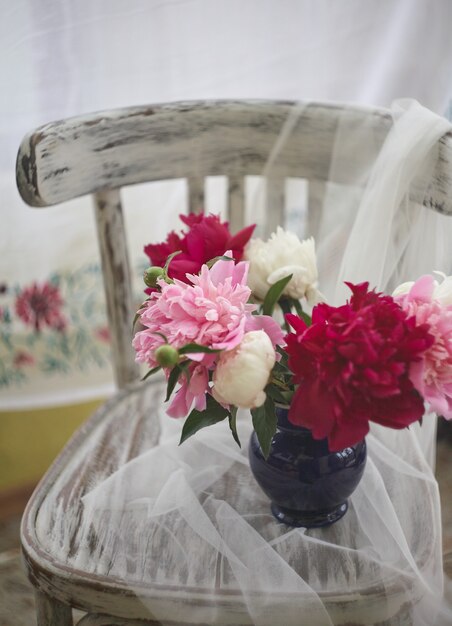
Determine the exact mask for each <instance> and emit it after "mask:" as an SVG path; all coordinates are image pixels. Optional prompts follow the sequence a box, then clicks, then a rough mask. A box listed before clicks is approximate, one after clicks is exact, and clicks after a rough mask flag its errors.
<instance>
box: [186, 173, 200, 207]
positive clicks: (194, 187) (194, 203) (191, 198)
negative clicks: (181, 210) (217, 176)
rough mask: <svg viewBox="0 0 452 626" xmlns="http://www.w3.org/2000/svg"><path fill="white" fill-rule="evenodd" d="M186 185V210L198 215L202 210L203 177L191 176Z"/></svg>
mask: <svg viewBox="0 0 452 626" xmlns="http://www.w3.org/2000/svg"><path fill="white" fill-rule="evenodd" d="M187 185H188V210H189V212H190V213H200V212H201V211H202V210H203V208H204V177H200V176H191V177H190V178H189V179H188V180H187Z"/></svg>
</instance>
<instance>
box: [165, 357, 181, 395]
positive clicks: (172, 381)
mask: <svg viewBox="0 0 452 626" xmlns="http://www.w3.org/2000/svg"><path fill="white" fill-rule="evenodd" d="M182 373H183V369H182V367H181V366H180V365H175V366H174V367H173V369H172V370H171V372H170V375H169V376H168V384H167V387H166V398H165V402H168V400H169V399H170V397H171V394H172V393H173V391H174V387H175V386H176V384H177V381H178V380H179V376H180V375H181V374H182Z"/></svg>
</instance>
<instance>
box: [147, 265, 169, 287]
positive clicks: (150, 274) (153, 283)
mask: <svg viewBox="0 0 452 626" xmlns="http://www.w3.org/2000/svg"><path fill="white" fill-rule="evenodd" d="M164 274H165V270H164V269H163V267H158V266H157V265H153V266H152V267H148V269H147V270H145V272H144V276H143V278H144V282H145V283H146V285H147V286H148V287H157V280H158V279H159V278H162V277H163V276H164Z"/></svg>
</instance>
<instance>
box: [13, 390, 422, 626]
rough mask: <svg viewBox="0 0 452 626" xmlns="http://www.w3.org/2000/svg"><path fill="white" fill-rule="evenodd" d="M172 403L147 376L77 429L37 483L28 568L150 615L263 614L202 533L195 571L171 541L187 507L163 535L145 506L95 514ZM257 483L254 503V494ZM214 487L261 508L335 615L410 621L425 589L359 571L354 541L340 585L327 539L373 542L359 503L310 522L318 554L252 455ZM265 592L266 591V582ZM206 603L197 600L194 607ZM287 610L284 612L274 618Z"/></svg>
mask: <svg viewBox="0 0 452 626" xmlns="http://www.w3.org/2000/svg"><path fill="white" fill-rule="evenodd" d="M162 402H163V385H162V383H161V382H159V381H157V382H150V383H149V384H143V383H141V384H139V385H137V386H134V387H131V388H130V389H128V390H126V391H124V392H121V393H120V394H118V396H116V397H115V398H114V399H112V400H111V401H110V402H108V403H107V404H106V405H105V406H104V407H102V408H101V409H100V410H99V411H98V412H97V413H96V414H95V415H94V416H93V417H92V418H91V419H90V420H89V421H88V422H86V424H85V425H84V426H83V427H82V428H81V429H80V430H79V431H78V433H76V435H75V436H74V437H73V438H72V440H71V441H70V442H69V444H68V445H67V446H66V448H65V449H64V450H63V452H62V453H61V454H60V456H59V457H58V459H57V460H56V461H55V463H54V464H53V466H52V467H51V468H50V470H49V472H48V473H47V475H46V476H45V477H44V479H43V480H42V482H41V483H40V485H39V486H38V488H37V490H36V491H35V493H34V495H33V497H32V499H31V500H30V502H29V505H28V507H27V510H26V513H25V515H24V518H23V522H22V543H23V550H24V555H25V561H26V565H27V568H28V572H29V576H30V578H31V580H32V582H33V583H34V584H35V585H36V586H37V587H38V588H39V589H40V590H41V591H43V592H44V593H47V594H50V595H52V596H53V597H56V598H57V599H59V600H60V601H61V602H65V603H68V604H71V605H72V606H76V607H78V608H80V609H82V610H83V609H86V610H88V611H91V612H98V613H104V612H105V613H108V614H110V615H116V616H119V617H126V618H141V619H146V618H147V619H152V617H153V615H154V614H155V615H156V616H157V618H158V616H159V615H166V619H167V620H169V621H174V622H176V623H182V624H190V623H197V624H199V623H201V622H204V623H212V621H213V620H214V619H217V617H218V614H217V609H218V607H221V621H218V622H217V621H215V623H221V624H252V623H253V622H252V620H251V618H250V616H249V614H248V612H247V610H246V604H245V602H244V600H243V594H242V591H241V589H240V588H239V586H238V584H237V581H236V579H235V577H234V575H233V573H232V570H231V569H230V567H229V565H228V563H227V559H225V558H221V556H219V555H218V553H216V551H214V550H213V549H212V546H211V545H209V544H208V542H205V541H203V540H202V539H200V537H199V536H197V535H196V534H195V533H192V535H190V536H187V537H186V540H184V541H183V549H184V554H185V555H186V558H187V559H188V561H189V562H190V564H191V566H192V567H191V573H190V574H188V573H187V568H185V567H184V566H183V563H182V562H181V558H180V553H179V552H178V549H177V546H176V547H174V545H173V543H172V542H171V541H168V536H170V537H176V540H177V541H182V539H181V537H179V539H177V534H178V533H179V534H180V533H181V532H187V531H186V530H184V531H181V525H180V520H179V518H178V516H177V515H176V514H175V515H174V516H173V517H172V518H169V519H171V520H172V522H171V524H174V526H173V527H172V528H168V529H167V531H168V533H169V535H168V534H167V533H161V538H160V539H159V541H161V544H160V545H159V544H158V542H157V544H156V540H155V537H156V535H155V533H156V532H157V531H156V524H155V521H154V522H149V520H147V519H146V516H145V515H144V516H141V517H140V515H139V514H135V512H134V511H133V509H130V507H129V508H125V509H124V511H119V512H118V511H108V509H104V510H102V512H101V517H100V518H98V519H97V520H96V523H95V524H94V523H93V522H92V520H91V519H86V511H85V507H84V504H83V502H82V500H81V498H82V497H83V496H84V495H85V494H87V493H88V492H90V491H91V490H92V489H94V488H95V487H96V486H97V485H99V484H100V483H102V482H103V481H105V479H107V478H108V477H109V476H111V475H112V474H113V473H114V472H115V471H116V470H117V469H118V468H120V467H121V466H123V465H124V464H125V463H126V462H127V461H129V460H131V459H133V458H135V457H137V456H138V455H140V454H142V453H144V452H146V451H149V450H150V449H152V448H153V447H154V446H156V444H158V441H159V428H158V423H157V422H158V419H157V415H156V407H159V406H161V403H162ZM222 426H224V424H223V425H222ZM184 445H185V444H184ZM149 481H152V467H150V468H149ZM250 489H251V490H252V493H253V494H254V495H253V497H254V501H253V502H249V493H250ZM209 493H210V495H212V494H213V495H214V496H215V497H217V498H220V499H222V500H225V501H226V502H228V503H229V504H230V505H231V507H232V508H233V509H234V510H235V511H236V512H238V514H239V515H241V516H244V515H246V513H247V511H249V510H250V507H251V508H252V509H253V511H258V513H259V514H258V515H254V516H253V520H252V521H251V522H250V523H252V525H253V527H254V530H255V531H257V532H258V533H259V534H260V535H261V536H262V537H263V538H264V539H265V541H266V542H267V543H272V542H273V543H274V542H275V540H278V542H277V547H275V549H276V550H277V551H278V552H279V554H280V555H281V556H282V557H283V558H285V560H286V561H287V562H288V563H289V564H290V566H291V567H292V568H293V569H294V570H295V571H296V572H297V573H298V574H299V575H300V576H301V577H302V578H303V579H304V580H305V581H307V582H308V583H309V584H310V585H312V587H313V588H314V589H315V588H318V589H319V591H318V593H319V596H320V598H321V600H322V602H323V603H324V604H325V607H326V609H327V610H328V611H329V613H330V615H331V617H332V619H333V621H334V623H335V624H336V623H337V624H342V623H344V624H346V623H359V624H372V623H374V622H377V621H378V622H382V623H385V620H392V621H390V622H388V623H391V624H396V623H397V624H398V623H404V622H403V615H404V614H406V615H409V610H410V606H411V605H412V603H415V602H417V601H418V599H419V597H420V594H421V593H422V591H421V590H419V589H416V588H415V587H412V588H408V589H407V584H406V580H405V581H404V582H403V583H401V582H400V580H399V579H398V577H396V576H394V575H393V574H392V575H391V574H388V573H387V572H385V571H383V570H382V569H381V567H379V566H377V565H376V564H375V563H374V564H373V565H372V567H371V566H369V569H368V571H365V572H362V571H357V569H356V568H354V565H353V563H350V550H348V551H347V556H344V563H343V564H340V567H343V568H344V571H345V569H347V576H348V578H349V580H350V586H349V588H348V589H347V591H343V590H337V589H336V590H335V589H334V576H335V575H337V572H336V574H333V573H332V572H331V571H330V568H329V566H328V559H329V552H328V545H329V544H331V543H332V544H337V545H341V546H345V547H347V548H351V549H352V551H353V550H355V551H356V552H359V550H360V549H361V548H362V545H363V537H362V533H361V532H360V528H359V521H358V518H357V516H356V514H355V512H354V509H353V504H352V505H351V507H350V510H349V512H348V514H347V516H346V517H345V518H344V520H343V521H341V522H340V523H338V524H335V525H333V526H331V527H329V528H327V529H321V530H318V529H317V530H315V529H312V530H310V531H307V533H306V534H309V535H311V536H313V537H317V538H321V539H322V540H323V541H324V542H325V549H324V551H323V549H322V548H321V547H319V548H316V552H315V558H316V562H315V563H314V562H313V560H312V554H310V555H309V558H307V555H306V554H297V553H296V552H295V553H293V546H292V543H291V539H290V537H291V536H293V535H291V532H290V531H291V529H287V528H286V527H284V526H283V525H281V524H278V523H276V522H275V520H274V519H273V517H272V516H271V515H270V513H269V506H268V500H267V499H266V497H265V496H264V495H263V494H262V493H261V491H260V489H259V488H258V487H257V485H255V486H254V479H253V477H252V476H251V473H250V471H249V469H248V467H247V465H246V463H234V464H233V465H232V467H230V468H229V469H228V470H227V471H226V472H225V473H224V474H223V475H222V476H221V478H219V479H218V480H217V482H216V483H215V484H214V485H211V486H210V488H209ZM245 494H248V495H247V499H245V497H244V495H245ZM200 497H202V496H200ZM419 498H420V500H421V499H422V498H424V499H426V500H427V501H428V500H429V499H430V498H431V496H430V495H429V492H427V491H426V493H425V494H419ZM417 506H418V503H416V502H413V511H412V514H413V516H415V514H416V515H417V511H416V508H417ZM432 506H433V505H432ZM423 509H424V510H425V512H426V513H425V514H424V516H423V519H422V520H420V522H419V527H418V528H416V532H415V533H414V535H413V537H412V538H411V544H410V547H411V551H412V554H414V555H415V559H416V562H417V565H418V567H419V568H420V569H421V570H422V565H423V563H427V562H428V561H429V559H430V558H431V550H432V547H431V546H432V542H431V541H430V540H429V537H428V536H427V534H428V533H429V531H430V528H431V525H429V524H428V520H426V519H425V515H429V513H428V512H429V511H430V509H431V507H429V506H428V504H427V503H426V502H424V507H423ZM432 523H433V522H432ZM286 535H287V537H286ZM281 538H282V539H283V540H281ZM177 541H176V542H175V543H177ZM150 546H152V547H150ZM213 555H214V556H213ZM212 558H216V559H217V562H216V563H215V564H214V571H215V572H216V576H215V578H216V579H215V580H211V579H210V580H208V581H206V579H205V576H203V570H204V569H206V567H210V568H212V563H211V560H212ZM195 564H196V566H195ZM193 567H194V570H193ZM196 567H198V568H199V571H198V572H197V571H196ZM358 569H359V568H358ZM316 577H317V581H316ZM327 581H328V583H327ZM363 581H364V584H363ZM413 584H414V583H413ZM322 587H323V588H328V592H327V593H325V592H322V591H321V589H322ZM256 594H257V595H259V591H258V590H256ZM137 596H139V597H141V598H143V602H144V604H143V603H140V602H137ZM290 601H291V594H290V593H288V594H284V596H283V595H282V594H275V602H274V606H275V611H277V607H278V605H279V604H280V603H281V602H284V603H287V602H290ZM195 606H196V610H192V608H193V607H195ZM213 616H215V617H213ZM396 616H398V617H397V618H396ZM277 619H278V615H277V612H275V623H277ZM319 619H320V618H319ZM396 619H401V620H402V621H401V622H399V621H394V620H396ZM310 623H312V624H315V623H319V624H321V623H322V622H321V621H319V622H316V621H315V618H314V616H312V621H311V622H310Z"/></svg>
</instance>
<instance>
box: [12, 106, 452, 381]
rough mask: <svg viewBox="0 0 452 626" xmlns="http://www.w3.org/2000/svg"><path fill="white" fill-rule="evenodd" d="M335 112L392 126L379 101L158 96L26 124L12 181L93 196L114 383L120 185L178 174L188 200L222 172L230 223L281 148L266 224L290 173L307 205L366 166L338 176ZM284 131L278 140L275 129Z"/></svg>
mask: <svg viewBox="0 0 452 626" xmlns="http://www.w3.org/2000/svg"><path fill="white" fill-rule="evenodd" d="M339 119H340V120H341V124H345V126H344V127H343V130H344V131H345V132H347V131H349V132H353V130H354V129H355V128H356V127H357V126H358V125H360V124H362V123H363V122H365V123H367V124H368V125H369V128H370V129H371V130H372V131H373V132H372V137H373V141H375V142H376V143H377V144H378V143H382V142H383V141H384V138H385V137H386V135H387V132H388V128H389V127H390V125H391V124H392V118H391V115H390V112H389V111H387V110H386V109H370V108H360V107H353V106H340V105H333V104H332V105H325V104H315V103H310V104H309V105H306V106H303V105H300V104H299V103H296V102H271V101H208V102H183V103H174V104H161V105H156V106H149V107H134V108H128V109H119V110H114V111H102V112H99V113H95V114H92V115H85V116H80V117H74V118H71V119H68V120H64V121H60V122H54V123H51V124H47V125H45V126H42V127H41V128H39V129H37V130H35V131H34V132H32V133H30V134H28V135H27V136H26V137H25V138H24V140H23V141H22V144H21V146H20V149H19V154H18V158H17V185H18V189H19V192H20V194H21V196H22V198H23V199H24V201H25V202H26V203H28V204H30V205H31V206H37V207H42V206H49V205H53V204H57V203H60V202H64V201H66V200H71V199H73V198H76V197H78V196H82V195H85V194H94V198H95V208H96V220H97V226H98V238H99V244H100V251H101V259H102V267H103V274H104V283H105V289H106V297H107V312H108V316H109V323H110V328H111V331H112V350H113V361H114V369H115V374H116V382H117V384H118V386H119V387H123V386H125V385H127V384H128V383H129V382H132V381H133V380H135V379H136V378H137V368H136V365H135V363H134V354H133V351H132V348H131V319H132V318H133V313H134V312H133V299H132V293H131V280H130V270H129V261H128V254H127V247H126V240H125V235H124V225H123V218H122V208H121V201H120V195H119V189H120V188H121V187H123V186H126V185H131V184H136V183H141V182H148V181H156V180H167V179H175V178H184V179H186V180H187V182H188V189H189V208H190V210H191V211H196V210H199V208H200V207H202V206H203V204H204V180H205V178H206V177H207V176H217V175H221V176H226V177H227V179H228V218H229V222H230V225H231V229H232V230H233V231H235V230H236V229H238V228H240V227H241V226H242V225H243V222H244V178H245V176H249V175H261V174H262V173H263V172H264V168H265V166H266V164H267V163H268V160H269V158H270V160H271V156H272V154H273V151H274V150H275V146H277V147H278V158H277V160H276V161H275V163H274V166H273V167H272V168H271V173H270V175H269V180H268V181H267V199H266V204H267V206H268V207H271V211H267V224H266V232H268V233H269V232H271V231H272V230H274V228H275V226H276V225H277V224H279V223H281V222H282V218H283V209H284V189H285V180H286V179H287V178H289V177H290V178H302V179H306V180H308V181H309V202H308V204H309V211H310V212H312V213H315V211H316V207H318V205H319V203H320V202H321V201H322V190H323V188H324V185H325V183H326V181H332V182H338V183H340V182H342V181H341V179H340V176H341V172H342V174H344V172H347V171H350V168H353V170H357V169H358V170H360V168H365V167H366V165H367V164H366V163H363V160H362V155H360V154H358V153H357V154H356V158H353V155H349V161H347V162H346V163H343V164H342V165H341V172H337V173H336V176H337V180H334V179H332V178H331V172H330V160H331V154H332V151H333V148H334V142H335V136H336V135H335V133H336V128H337V125H338V121H339ZM288 125H289V131H290V132H286V133H285V134H286V137H285V141H284V142H283V143H281V145H278V138H279V137H280V136H281V132H282V131H283V129H285V130H286V131H287V130H288ZM451 163H452V137H451V136H450V135H446V136H445V137H443V138H442V139H441V142H440V148H439V157H438V160H437V163H436V166H435V171H434V176H433V181H432V184H431V185H430V187H429V192H428V195H427V197H426V198H421V199H420V201H422V202H424V204H425V205H426V206H428V207H429V208H433V209H435V210H437V211H440V212H442V213H447V214H452V195H451V193H450V192H451V188H452V172H451Z"/></svg>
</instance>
